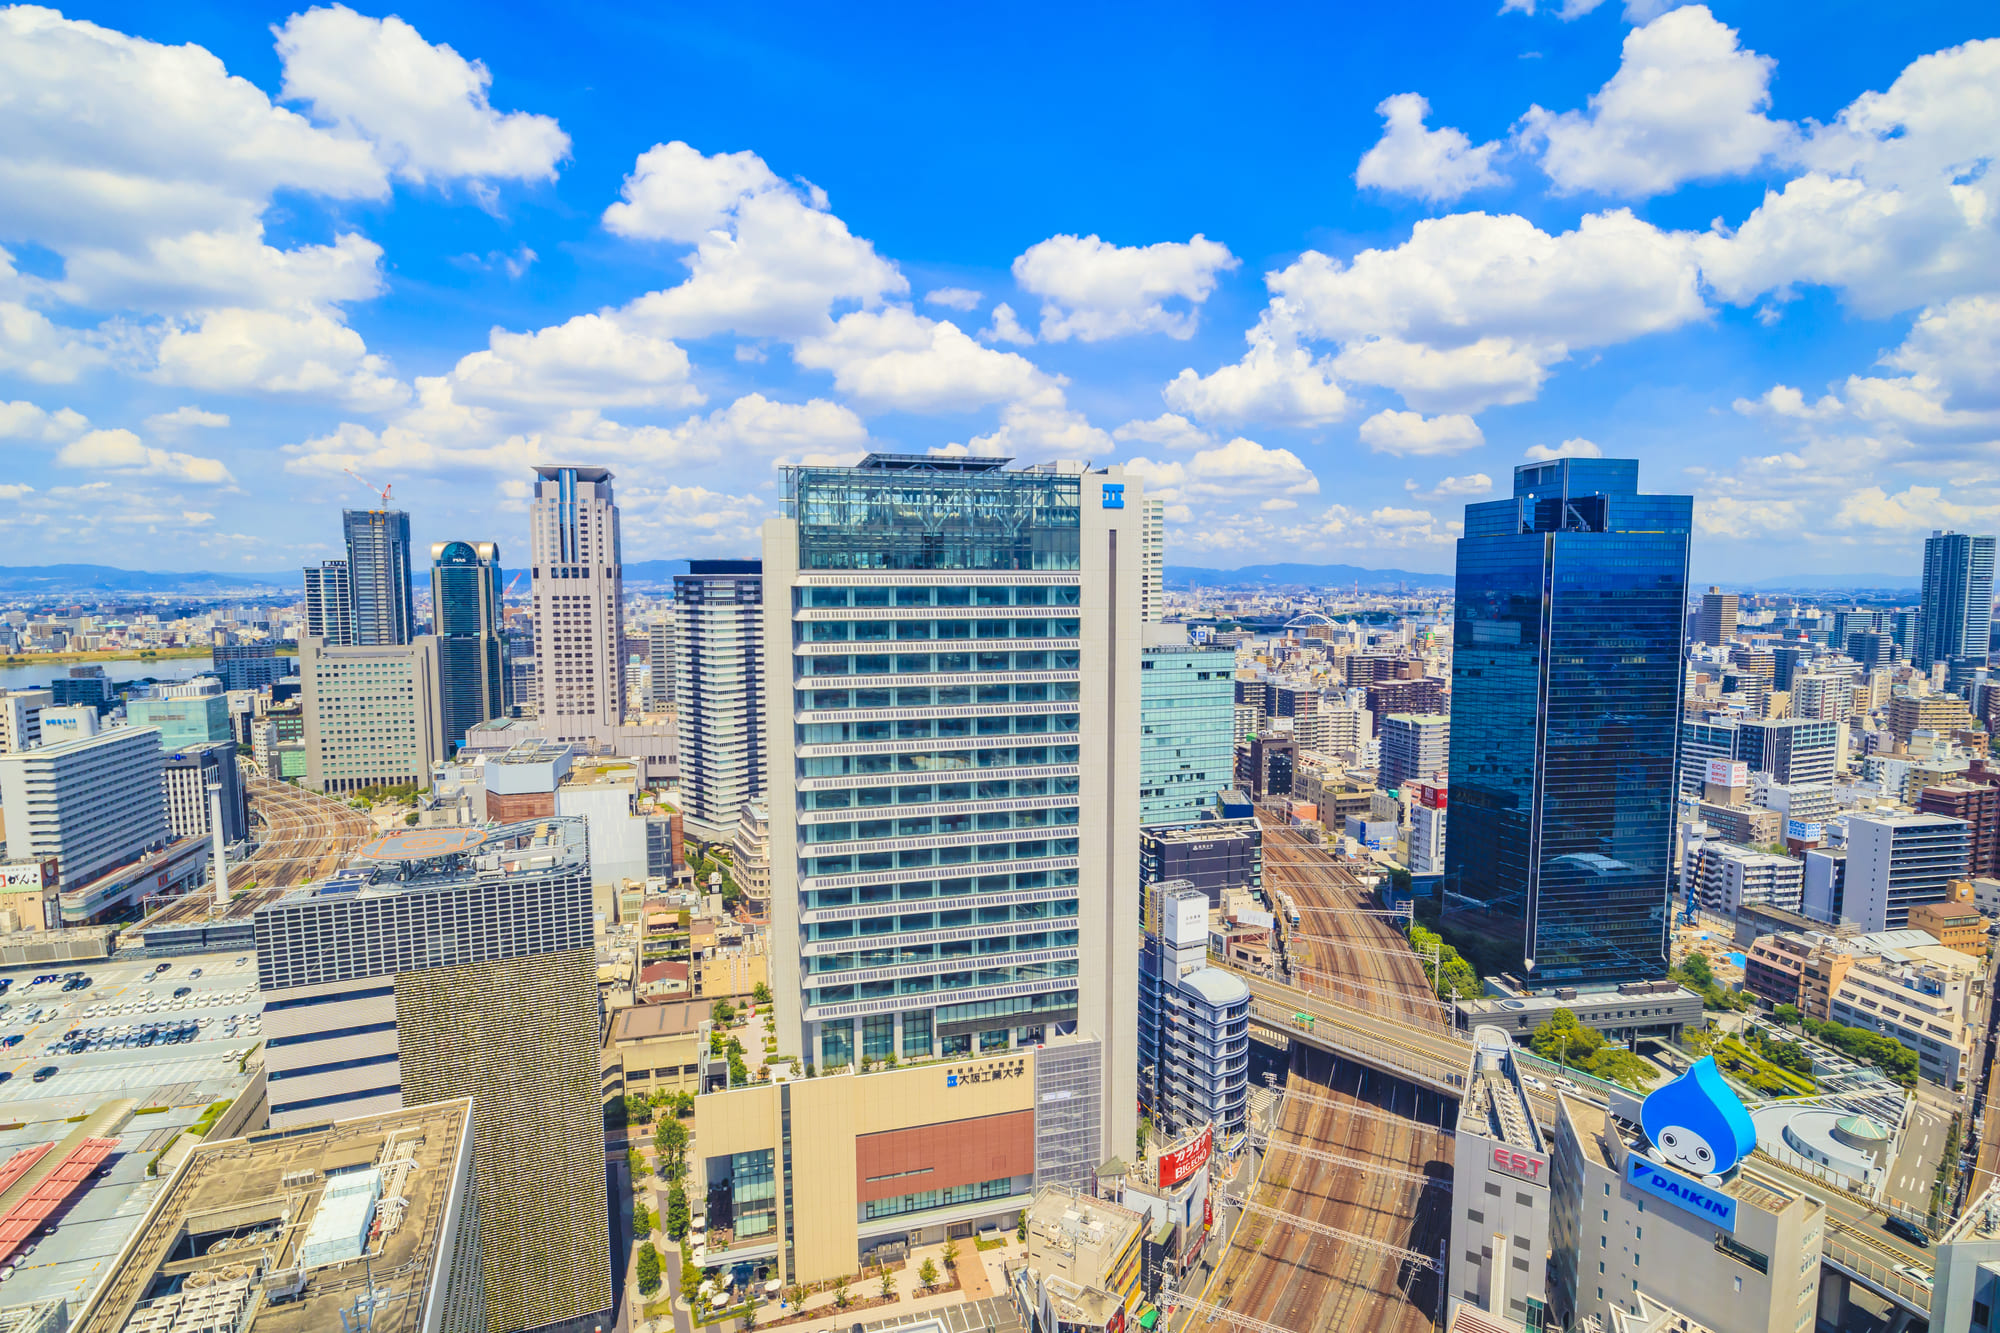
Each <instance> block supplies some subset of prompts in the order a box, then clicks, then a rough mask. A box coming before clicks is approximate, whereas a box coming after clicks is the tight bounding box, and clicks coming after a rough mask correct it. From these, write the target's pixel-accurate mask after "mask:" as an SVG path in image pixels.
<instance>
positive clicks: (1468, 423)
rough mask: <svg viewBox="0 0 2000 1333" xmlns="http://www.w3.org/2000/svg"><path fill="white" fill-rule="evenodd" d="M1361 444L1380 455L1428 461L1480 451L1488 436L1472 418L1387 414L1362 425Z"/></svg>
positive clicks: (1454, 415)
mask: <svg viewBox="0 0 2000 1333" xmlns="http://www.w3.org/2000/svg"><path fill="white" fill-rule="evenodd" d="M1361 442H1362V443H1363V444H1365V445H1367V446H1368V447H1369V448H1370V449H1372V450H1374V451H1375V452H1376V453H1378V454H1396V455H1399V456H1402V457H1415V458H1424V457H1430V456H1433V455H1438V454H1462V453H1464V452H1465V451H1466V450H1467V449H1477V448H1478V447H1479V446H1480V445H1482V444H1485V443H1486V436H1485V435H1484V434H1482V433H1481V432H1480V429H1479V423H1478V422H1476V421H1474V420H1473V419H1472V418H1471V417H1468V416H1461V415H1457V414H1450V415H1446V416H1437V417H1426V416H1424V415H1423V414H1422V413H1420V412H1397V411H1383V412H1377V413H1376V414H1375V415H1374V416H1372V417H1370V418H1368V420H1366V421H1364V422H1362V423H1361Z"/></svg>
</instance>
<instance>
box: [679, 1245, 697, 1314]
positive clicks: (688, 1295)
mask: <svg viewBox="0 0 2000 1333" xmlns="http://www.w3.org/2000/svg"><path fill="white" fill-rule="evenodd" d="M700 1294H701V1270H700V1269H699V1268H696V1267H695V1266H694V1264H693V1263H691V1262H690V1261H689V1260H688V1259H686V1258H685V1257H683V1258H682V1259H681V1299H682V1300H684V1301H686V1302H687V1303H688V1304H689V1305H690V1306H692V1305H693V1304H694V1298H695V1297H696V1296H699V1295H700Z"/></svg>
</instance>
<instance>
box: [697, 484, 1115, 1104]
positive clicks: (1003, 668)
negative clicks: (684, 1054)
mask: <svg viewBox="0 0 2000 1333" xmlns="http://www.w3.org/2000/svg"><path fill="white" fill-rule="evenodd" d="M1007 461H1008V460H1005V459H999V458H943V457H938V456H934V455H896V454H888V455H885V454H872V455H870V456H869V457H868V458H867V459H865V460H864V461H863V462H862V463H861V464H860V465H859V466H857V467H851V468H835V467H801V468H794V469H792V470H791V471H790V473H789V474H788V505H787V509H788V516H787V517H784V518H779V519H772V520H770V521H769V522H767V523H766V524H765V526H764V562H763V573H764V644H765V662H766V670H765V676H766V682H767V683H766V687H765V698H766V706H765V714H766V717H767V718H768V723H767V725H768V728H769V732H768V734H769V737H770V753H771V755H772V756H773V763H772V765H771V774H770V790H769V796H768V800H769V808H770V821H771V823H770V837H771V853H770V854H771V914H772V921H773V930H772V939H773V941H774V948H773V952H772V956H771V962H770V969H771V984H772V989H773V990H774V991H775V992H776V997H777V1011H778V1041H779V1048H780V1049H781V1050H786V1051H799V1052H801V1053H802V1054H803V1055H804V1057H805V1058H806V1059H807V1060H809V1061H812V1062H814V1063H815V1064H817V1065H818V1066H819V1067H820V1068H823V1069H837V1068H841V1067H844V1066H849V1065H853V1064H855V1063H856V1062H858V1061H874V1060H882V1059H885V1058H887V1057H889V1056H892V1055H893V1056H895V1057H897V1058H899V1059H920V1058H924V1057H928V1056H935V1055H950V1054H954V1053H958V1054H970V1053H983V1052H994V1051H1001V1050H1006V1049H1010V1048H1013V1047H1017V1046H1023V1045H1031V1044H1034V1043H1037V1042H1041V1041H1046V1040H1054V1039H1057V1038H1060V1037H1063V1036H1065V1035H1066V1034H1069V1033H1072V1032H1075V1033H1081V1034H1090V1035H1093V1036H1095V1037H1096V1038H1097V1039H1098V1040H1099V1041H1100V1042H1101V1043H1102V1046H1101V1050H1102V1060H1101V1063H1100V1065H1099V1075H1098V1076H1099V1078H1100V1080H1101V1089H1100V1091H1101V1094H1102V1096H1101V1101H1100V1105H1101V1106H1102V1108H1103V1116H1104V1120H1105V1123H1104V1125H1103V1135H1104V1137H1103V1140H1102V1142H1103V1143H1105V1144H1121V1143H1130V1142H1131V1141H1132V1135H1133V1131H1134V1127H1135V1125H1136V1121H1137V1111H1136V1108H1135V1102H1136V1097H1137V1091H1138V1086H1137V1063H1138V1061H1137V1040H1138V1038H1137V1027H1138V976H1137V964H1138V953H1139V902H1138V892H1139V864H1138V856H1139V837H1138V834H1139V786H1140V783H1139V677H1140V672H1139V669H1138V667H1139V661H1140V650H1141V647H1142V643H1141V638H1142V636H1141V629H1140V626H1141V624H1142V621H1141V618H1140V612H1141V607H1142V604H1143V603H1142V596H1141V589H1142V587H1143V584H1144V578H1143V571H1144V567H1145V558H1144V551H1145V541H1144V537H1143V516H1144V514H1145V509H1144V507H1143V501H1144V497H1143V495H1142V493H1141V491H1140V486H1139V483H1138V481H1137V479H1136V478H1130V477H1128V476H1126V475H1125V474H1124V473H1123V472H1122V470H1120V469H1117V468H1112V469H1108V470H1105V471H1098V472H1088V473H1086V472H1084V471H1083V470H1082V468H1081V467H1080V466H1073V465H1059V464H1051V465H1046V466H1043V467H1036V468H1029V469H1024V470H1009V469H1007V467H1006V463H1007ZM683 651H684V652H685V651H686V644H685V641H684V642H683Z"/></svg>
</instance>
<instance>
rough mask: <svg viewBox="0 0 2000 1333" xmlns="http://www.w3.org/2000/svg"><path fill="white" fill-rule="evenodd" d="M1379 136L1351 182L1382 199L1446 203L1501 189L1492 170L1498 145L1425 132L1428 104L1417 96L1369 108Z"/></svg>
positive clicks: (1445, 131)
mask: <svg viewBox="0 0 2000 1333" xmlns="http://www.w3.org/2000/svg"><path fill="white" fill-rule="evenodd" d="M1375 112H1376V114H1377V115H1379V116H1381V117H1382V119H1383V121H1384V126H1383V130H1382V137H1381V139H1380V140H1379V141H1377V142H1376V144H1375V146H1374V147H1373V148H1370V149H1369V150H1368V151H1367V152H1366V153H1363V154H1362V155H1361V165H1360V166H1359V167H1357V168H1356V169H1355V172H1354V183H1355V184H1357V185H1360V186H1363V187H1365V188H1368V189H1375V190H1381V191H1383V192H1384V193H1386V194H1405V195H1409V196H1410V197H1412V198H1415V199H1422V200H1425V201H1427V202H1429V203H1433V204H1448V203H1451V202H1452V201H1453V200H1457V199H1462V198H1464V197H1465V196H1466V195H1468V194H1471V193H1472V192H1473V191H1474V190H1480V189H1485V188H1487V187H1489V186H1494V185H1504V184H1506V177H1504V176H1502V175H1501V174H1500V173H1499V172H1497V171H1495V170H1494V169H1493V158H1494V155H1495V154H1497V153H1498V152H1499V151H1500V149H1501V145H1500V144H1499V143H1484V144H1474V143H1473V142H1472V140H1471V139H1470V138H1469V137H1467V135H1466V133H1465V131H1463V130H1458V129H1453V128H1451V127H1450V126H1445V127H1443V128H1441V129H1435V130H1432V129H1426V128H1425V127H1424V117H1425V116H1427V115H1429V114H1430V103H1429V102H1427V101H1425V100H1424V98H1423V96H1422V94H1420V93H1397V94H1396V95H1395V96H1394V97H1390V98H1386V99H1384V100H1383V102H1382V104H1381V105H1380V106H1377V107H1376V108H1375Z"/></svg>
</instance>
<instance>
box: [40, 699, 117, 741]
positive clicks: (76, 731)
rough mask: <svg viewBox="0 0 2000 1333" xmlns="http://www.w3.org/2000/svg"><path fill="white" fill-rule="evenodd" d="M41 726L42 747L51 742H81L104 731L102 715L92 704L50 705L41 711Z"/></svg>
mask: <svg viewBox="0 0 2000 1333" xmlns="http://www.w3.org/2000/svg"><path fill="white" fill-rule="evenodd" d="M41 724H42V740H41V743H42V744H44V745H47V744H48V743H49V742H51V741H74V740H81V739H82V738H84V737H86V736H95V735H97V734H98V733H99V732H101V731H103V730H104V714H102V713H100V712H98V711H97V708H96V706H95V705H93V704H59V705H51V706H50V707H47V708H44V709H43V710H42V712H41Z"/></svg>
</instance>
